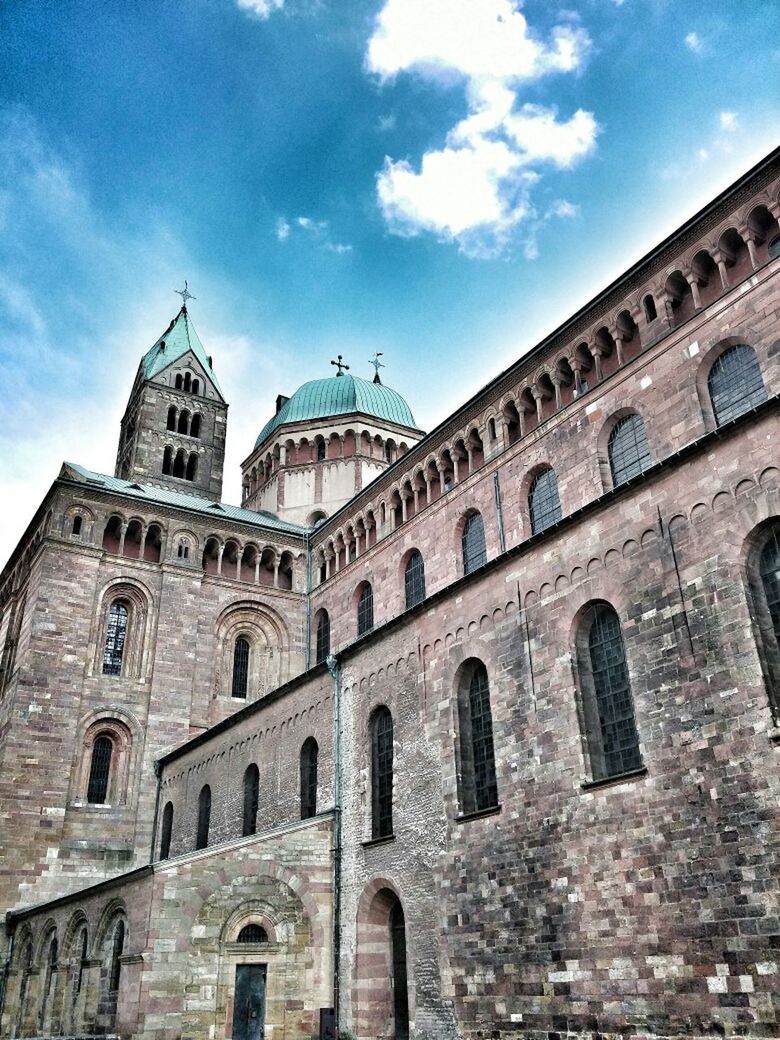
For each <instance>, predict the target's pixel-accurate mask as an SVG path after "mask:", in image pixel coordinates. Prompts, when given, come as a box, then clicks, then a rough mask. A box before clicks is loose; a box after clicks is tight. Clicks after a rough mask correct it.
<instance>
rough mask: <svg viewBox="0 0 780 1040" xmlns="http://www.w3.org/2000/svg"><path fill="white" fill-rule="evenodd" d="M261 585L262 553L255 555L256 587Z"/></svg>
mask: <svg viewBox="0 0 780 1040" xmlns="http://www.w3.org/2000/svg"><path fill="white" fill-rule="evenodd" d="M259 584H260V553H255V585H259Z"/></svg>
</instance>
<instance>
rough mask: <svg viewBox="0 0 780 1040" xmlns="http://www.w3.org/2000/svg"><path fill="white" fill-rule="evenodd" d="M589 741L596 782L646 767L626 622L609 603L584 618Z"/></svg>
mask: <svg viewBox="0 0 780 1040" xmlns="http://www.w3.org/2000/svg"><path fill="white" fill-rule="evenodd" d="M578 650H579V652H578V660H579V664H580V679H581V684H582V693H583V708H584V713H585V726H586V735H587V740H588V748H589V752H590V760H591V768H592V770H593V776H594V779H603V778H606V777H610V776H619V775H620V774H621V773H627V772H630V771H631V770H634V769H639V768H640V767H641V765H642V758H641V755H640V752H639V735H638V733H637V729H636V721H635V718H634V702H633V698H632V696H631V684H630V681H629V676H628V665H627V663H626V654H625V649H624V647H623V635H622V632H621V629H620V620H619V619H618V616H617V614H616V613H615V611H614V609H613V608H612V607H611V606H610V605H609V604H608V603H596V604H594V605H593V606H592V607H590V608H589V609H588V610H587V611H586V613H585V615H584V616H583V624H582V629H581V633H580V643H579V648H578Z"/></svg>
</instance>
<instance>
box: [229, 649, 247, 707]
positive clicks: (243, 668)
mask: <svg viewBox="0 0 780 1040" xmlns="http://www.w3.org/2000/svg"><path fill="white" fill-rule="evenodd" d="M248 685H249V640H248V639H246V638H245V637H244V636H239V637H238V639H237V640H236V642H235V645H234V646H233V685H232V687H231V696H233V697H240V698H242V699H246V693H247V687H248Z"/></svg>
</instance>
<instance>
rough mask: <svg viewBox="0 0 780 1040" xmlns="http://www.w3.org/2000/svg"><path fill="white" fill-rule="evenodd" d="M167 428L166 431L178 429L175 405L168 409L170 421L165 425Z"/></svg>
mask: <svg viewBox="0 0 780 1040" xmlns="http://www.w3.org/2000/svg"><path fill="white" fill-rule="evenodd" d="M165 428H166V430H175V429H176V406H175V405H171V407H170V408H169V409H168V421H167V422H166V424H165Z"/></svg>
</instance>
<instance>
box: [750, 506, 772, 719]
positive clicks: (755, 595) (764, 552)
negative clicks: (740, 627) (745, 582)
mask: <svg viewBox="0 0 780 1040" xmlns="http://www.w3.org/2000/svg"><path fill="white" fill-rule="evenodd" d="M748 577H749V580H750V586H751V593H752V603H751V606H752V607H753V613H754V621H755V622H756V627H757V629H758V631H757V636H758V651H759V656H760V658H761V665H762V667H763V670H764V677H765V680H766V686H767V692H768V694H769V703H770V706H771V708H772V714H773V716H774V718H775V724H776V725H777V724H780V522H778V521H777V520H775V521H774V522H773V523H772V525H771V527H770V528H769V530H766V529H764V530H763V531H762V533H761V537H760V539H759V540H757V542H756V543H755V544H754V548H753V549H752V551H751V553H750V555H749V557H748Z"/></svg>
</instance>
